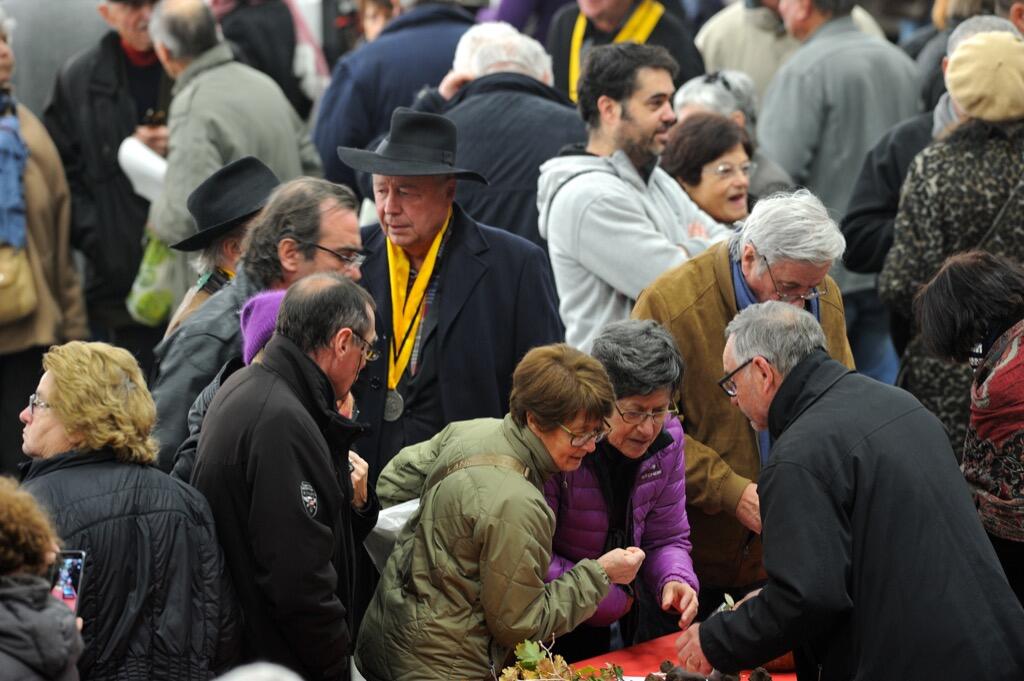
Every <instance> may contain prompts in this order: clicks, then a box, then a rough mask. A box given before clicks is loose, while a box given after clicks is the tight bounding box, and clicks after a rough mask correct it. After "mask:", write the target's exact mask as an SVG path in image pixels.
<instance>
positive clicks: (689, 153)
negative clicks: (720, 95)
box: [661, 111, 754, 186]
mask: <svg viewBox="0 0 1024 681" xmlns="http://www.w3.org/2000/svg"><path fill="white" fill-rule="evenodd" d="M736 145H741V146H742V147H743V150H744V151H746V152H747V158H750V157H752V156H753V155H754V147H753V146H752V145H751V144H750V137H748V136H747V131H746V130H744V129H743V128H742V127H740V126H739V125H738V124H737V123H736V121H734V120H732V119H731V118H727V117H725V116H722V115H721V114H716V113H711V112H704V111H702V112H699V113H694V114H690V115H689V116H687V117H686V119H685V120H683V122H682V123H679V124H678V125H676V126H674V127H673V128H672V130H670V131H669V133H668V144H667V145H665V152H664V153H663V154H662V156H661V167H662V169H663V170H664V171H665V172H666V173H668V174H669V175H671V176H672V177H674V178H677V179H681V180H682V181H683V182H685V183H686V184H689V185H693V186H697V185H699V184H700V182H701V176H702V174H703V172H704V166H706V165H707V164H708V163H711V162H712V161H714V160H715V159H716V158H719V157H721V156H722V154H725V153H728V152H729V151H730V150H731V149H733V148H734V147H735V146H736Z"/></svg>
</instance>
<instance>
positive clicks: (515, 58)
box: [452, 21, 552, 84]
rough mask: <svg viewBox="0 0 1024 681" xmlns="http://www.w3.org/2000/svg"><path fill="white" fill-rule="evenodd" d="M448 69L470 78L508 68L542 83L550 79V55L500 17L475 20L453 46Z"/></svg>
mask: <svg viewBox="0 0 1024 681" xmlns="http://www.w3.org/2000/svg"><path fill="white" fill-rule="evenodd" d="M452 69H454V70H455V71H462V72H465V73H471V74H473V77H474V78H476V77H480V76H486V75H488V74H491V73H502V72H512V73H521V74H523V75H526V76H530V77H531V78H534V79H535V80H539V81H541V82H542V83H545V84H550V83H551V82H552V75H551V73H552V72H551V56H550V55H548V53H547V52H545V51H544V47H543V46H542V45H541V44H540V43H539V42H537V41H536V40H534V39H533V38H531V37H529V36H527V35H523V34H522V33H520V32H519V31H517V30H516V29H515V28H513V27H512V26H511V25H510V24H507V23H505V22H503V21H491V22H485V23H482V24H477V25H475V26H473V27H472V28H470V29H469V30H468V31H466V32H465V33H463V34H462V37H461V38H460V39H459V44H458V45H457V46H456V47H455V58H454V59H453V60H452Z"/></svg>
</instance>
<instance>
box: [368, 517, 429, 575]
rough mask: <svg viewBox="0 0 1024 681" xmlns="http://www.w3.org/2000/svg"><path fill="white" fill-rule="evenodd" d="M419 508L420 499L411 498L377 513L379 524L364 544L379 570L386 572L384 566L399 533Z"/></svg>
mask: <svg viewBox="0 0 1024 681" xmlns="http://www.w3.org/2000/svg"><path fill="white" fill-rule="evenodd" d="M419 508H420V500H419V499H410V500H409V501H405V502H402V503H401V504H398V505H397V506H392V507H391V508H385V509H384V510H383V511H381V512H380V513H379V514H378V515H377V524H376V525H375V526H374V528H373V530H372V531H371V532H370V534H369V536H367V537H366V541H364V542H363V546H365V547H366V552H367V553H369V554H370V559H371V560H373V564H374V566H375V567H376V568H377V571H378V572H384V566H385V565H387V562H388V557H389V556H390V555H391V551H392V550H394V548H395V542H396V541H398V535H399V534H400V533H401V532H402V528H404V527H405V524H406V523H407V522H409V518H411V517H412V516H413V515H415V514H416V512H417V511H419Z"/></svg>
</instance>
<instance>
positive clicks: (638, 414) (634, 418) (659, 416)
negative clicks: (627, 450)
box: [615, 403, 679, 426]
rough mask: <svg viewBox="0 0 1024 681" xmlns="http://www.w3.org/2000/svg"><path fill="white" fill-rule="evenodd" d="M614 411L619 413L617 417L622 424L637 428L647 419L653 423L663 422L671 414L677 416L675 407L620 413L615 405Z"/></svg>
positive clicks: (677, 411) (677, 412)
mask: <svg viewBox="0 0 1024 681" xmlns="http://www.w3.org/2000/svg"><path fill="white" fill-rule="evenodd" d="M615 411H617V412H619V416H620V417H621V418H622V421H623V422H624V423H628V424H629V425H631V426H638V425H640V424H641V423H643V422H644V421H646V420H647V419H651V420H652V421H654V422H655V423H658V422H659V421H661V422H662V423H664V422H665V418H666V417H667V416H668V415H669V414H671V415H672V416H676V415H677V414H679V410H678V409H676V408H675V407H667V408H665V409H659V410H658V411H633V410H630V411H622V410H621V409H619V405H618V403H616V404H615Z"/></svg>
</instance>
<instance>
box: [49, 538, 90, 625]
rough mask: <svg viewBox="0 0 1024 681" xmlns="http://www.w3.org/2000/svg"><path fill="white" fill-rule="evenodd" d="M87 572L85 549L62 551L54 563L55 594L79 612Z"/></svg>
mask: <svg viewBox="0 0 1024 681" xmlns="http://www.w3.org/2000/svg"><path fill="white" fill-rule="evenodd" d="M84 573H85V551H61V552H60V554H58V556H57V563H56V565H54V578H55V581H54V584H53V592H52V593H53V595H54V596H55V597H56V598H58V599H60V600H61V601H63V603H64V604H65V605H67V606H68V607H69V608H71V610H72V612H78V599H79V594H81V589H82V576H83V574H84Z"/></svg>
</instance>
